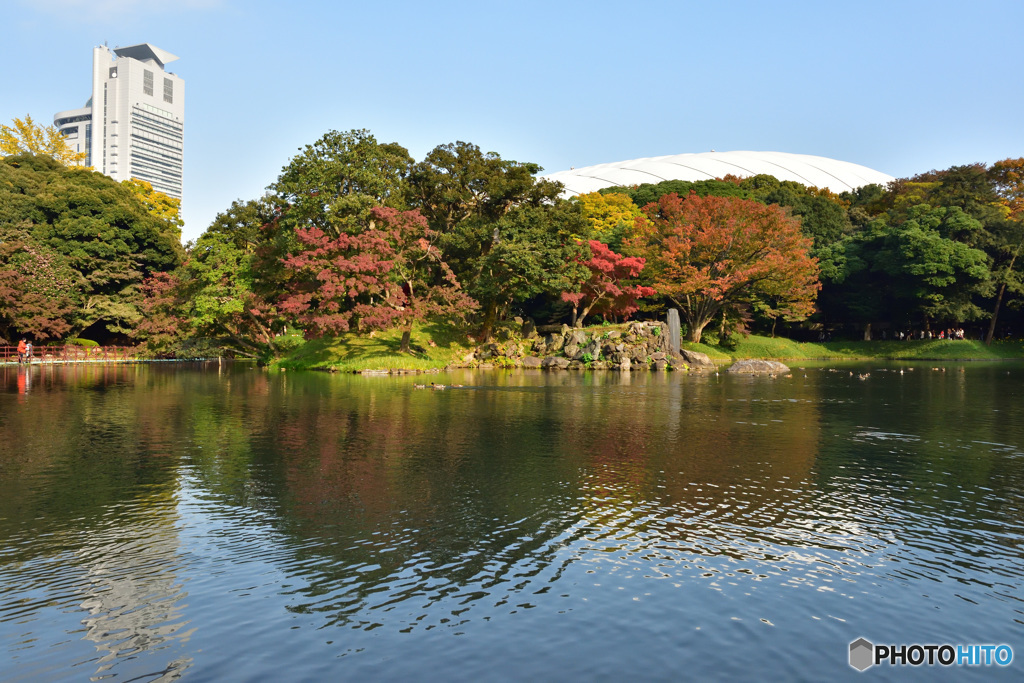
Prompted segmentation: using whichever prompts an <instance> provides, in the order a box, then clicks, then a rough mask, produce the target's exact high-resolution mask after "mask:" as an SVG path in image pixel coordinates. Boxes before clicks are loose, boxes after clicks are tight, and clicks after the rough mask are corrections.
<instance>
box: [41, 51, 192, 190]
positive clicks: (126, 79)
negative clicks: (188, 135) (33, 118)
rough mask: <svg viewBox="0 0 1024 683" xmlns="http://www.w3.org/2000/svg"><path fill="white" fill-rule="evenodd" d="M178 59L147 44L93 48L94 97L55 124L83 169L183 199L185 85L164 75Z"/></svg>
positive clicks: (56, 118)
mask: <svg viewBox="0 0 1024 683" xmlns="http://www.w3.org/2000/svg"><path fill="white" fill-rule="evenodd" d="M176 59H177V57H175V56H174V55H172V54H171V53H169V52H166V51H164V50H161V49H160V48H158V47H154V46H153V45H150V44H149V43H141V44H139V45H131V46H129V47H119V48H114V49H113V50H110V49H109V48H107V47H106V46H102V47H96V48H93V51H92V97H90V98H89V101H88V102H86V103H85V106H84V107H82V108H81V109H71V110H68V111H62V112H58V113H57V114H56V115H55V116H54V117H53V123H54V125H55V126H56V127H57V128H58V129H59V130H60V132H61V133H62V134H63V135H64V137H65V140H66V142H67V143H68V146H69V147H71V149H72V150H73V151H76V152H85V153H86V161H85V165H86V166H92V167H93V168H95V169H96V170H97V171H99V172H101V173H105V174H106V175H108V176H110V177H111V178H113V179H115V180H128V179H129V178H138V179H140V180H145V181H148V182H149V183H152V185H153V189H155V190H158V191H160V192H163V193H165V194H168V195H170V196H172V197H175V198H178V199H181V187H182V160H183V156H182V155H183V145H184V133H185V82H184V81H183V80H182V79H181V78H179V77H178V76H176V75H175V74H173V73H171V72H169V71H164V65H165V64H167V63H168V62H173V61H174V60H176Z"/></svg>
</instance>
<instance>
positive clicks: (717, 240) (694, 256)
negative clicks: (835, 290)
mask: <svg viewBox="0 0 1024 683" xmlns="http://www.w3.org/2000/svg"><path fill="white" fill-rule="evenodd" d="M643 211H644V214H645V216H644V217H641V218H638V219H637V231H636V232H637V234H636V236H635V237H634V238H633V239H632V240H630V241H629V243H628V247H629V249H630V250H631V251H632V252H633V253H636V254H639V255H643V256H646V257H647V264H648V267H649V268H651V269H652V271H653V274H654V288H655V290H657V292H658V293H659V294H661V295H663V296H665V297H667V298H669V299H670V300H671V301H672V302H673V303H675V304H676V306H678V307H679V311H680V313H681V314H682V316H683V318H684V320H686V323H687V325H688V327H689V340H690V341H692V342H699V341H700V340H701V335H702V334H703V331H704V327H705V326H706V325H707V324H708V323H709V322H711V320H712V319H713V318H714V317H715V316H716V315H717V314H718V313H719V312H721V311H722V310H723V309H726V310H729V309H734V308H735V307H737V306H740V305H743V304H753V305H757V304H760V307H762V308H763V307H764V306H766V305H769V302H770V306H769V307H770V309H771V310H772V311H777V312H779V313H780V314H782V313H783V312H784V315H785V316H786V317H787V318H789V319H799V318H802V317H806V316H807V315H809V314H810V313H811V312H813V310H814V302H815V298H816V297H817V292H818V290H819V289H820V287H821V285H820V284H819V283H818V264H817V260H816V259H814V258H811V256H810V254H809V250H810V248H811V240H810V239H808V238H805V237H803V236H802V235H801V233H800V222H799V220H798V219H796V218H792V217H791V216H789V215H787V214H786V212H785V211H784V210H783V209H782V208H780V207H778V206H774V205H764V204H760V203H758V202H755V201H752V200H748V199H740V198H737V197H715V196H710V195H709V196H707V197H698V196H697V195H696V194H694V193H691V194H690V195H689V196H688V197H686V198H685V199H681V198H680V197H679V196H678V195H676V194H674V193H673V194H668V195H665V196H663V197H661V198H660V199H659V200H658V201H657V202H652V203H650V204H648V205H647V206H645V207H644V209H643Z"/></svg>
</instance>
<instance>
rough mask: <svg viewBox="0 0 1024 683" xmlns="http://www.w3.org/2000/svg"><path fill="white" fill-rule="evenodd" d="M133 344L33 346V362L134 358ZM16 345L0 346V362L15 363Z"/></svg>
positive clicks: (114, 360) (96, 361)
mask: <svg viewBox="0 0 1024 683" xmlns="http://www.w3.org/2000/svg"><path fill="white" fill-rule="evenodd" d="M135 358H136V349H135V347H133V346H91V347H90V346H74V345H71V344H68V345H67V346H33V347H32V360H31V362H33V363H82V362H93V363H106V362H124V361H129V360H135ZM17 362H18V347H17V346H0V363H17Z"/></svg>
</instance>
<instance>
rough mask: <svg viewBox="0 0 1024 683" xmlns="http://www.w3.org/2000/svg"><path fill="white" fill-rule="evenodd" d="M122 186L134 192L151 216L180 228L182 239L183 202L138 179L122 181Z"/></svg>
mask: <svg viewBox="0 0 1024 683" xmlns="http://www.w3.org/2000/svg"><path fill="white" fill-rule="evenodd" d="M121 184H122V185H124V186H125V187H127V188H128V189H129V190H131V191H132V194H134V195H135V196H136V197H138V198H139V201H141V202H142V204H143V206H145V207H146V210H147V211H148V212H149V213H150V215H153V216H156V217H157V218H159V219H161V220H164V221H167V222H168V223H169V224H171V225H174V226H177V228H178V235H177V237H178V239H179V240H180V239H181V226H183V225H185V222H184V221H183V220H181V201H180V200H178V199H175V198H174V197H172V196H170V195H167V194H164V193H163V192H160V191H158V190H154V189H153V185H152V183H149V182H146V181H145V180H139V179H138V178H130V179H128V180H123V181H121Z"/></svg>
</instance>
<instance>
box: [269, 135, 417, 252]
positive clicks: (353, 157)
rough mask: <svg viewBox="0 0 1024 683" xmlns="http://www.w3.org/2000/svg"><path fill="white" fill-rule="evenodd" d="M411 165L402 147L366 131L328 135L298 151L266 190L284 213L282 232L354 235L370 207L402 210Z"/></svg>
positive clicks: (363, 222) (405, 202)
mask: <svg viewBox="0 0 1024 683" xmlns="http://www.w3.org/2000/svg"><path fill="white" fill-rule="evenodd" d="M412 162H413V159H412V157H410V156H409V152H408V151H407V150H406V149H405V148H404V147H402V146H401V145H399V144H397V143H394V142H391V143H379V142H377V139H376V138H375V137H374V136H373V135H371V134H370V132H369V131H367V130H351V131H348V132H345V133H340V132H338V131H330V132H329V133H327V134H325V135H324V136H323V137H321V138H320V139H319V140H317V141H316V142H314V143H313V144H312V145H306V147H304V148H303V149H302V150H300V153H299V154H297V155H296V156H295V157H293V158H292V159H291V161H290V162H289V163H288V165H287V166H285V167H284V168H283V169H282V170H281V175H280V176H279V177H278V179H277V182H276V183H274V184H273V185H271V187H270V189H271V191H272V192H273V193H274V195H275V197H276V198H277V200H278V201H279V202H280V203H281V204H282V205H283V206H285V207H287V210H286V211H285V212H284V214H283V216H282V221H281V224H282V227H284V228H285V229H287V230H294V229H295V228H308V227H311V226H313V227H317V228H320V229H321V230H323V231H324V232H325V233H327V234H328V235H338V234H341V233H350V234H351V233H355V232H358V231H359V230H361V229H363V228H365V227H366V225H367V223H368V221H369V215H370V210H371V209H373V208H374V207H376V206H389V207H392V208H396V209H404V208H406V206H407V203H408V202H407V194H408V187H407V183H406V179H407V176H408V174H409V169H410V166H411V165H412Z"/></svg>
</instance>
